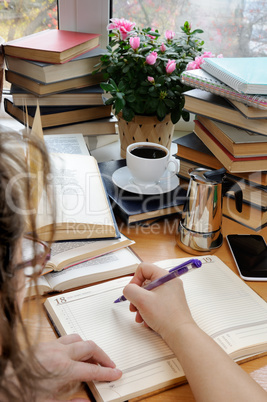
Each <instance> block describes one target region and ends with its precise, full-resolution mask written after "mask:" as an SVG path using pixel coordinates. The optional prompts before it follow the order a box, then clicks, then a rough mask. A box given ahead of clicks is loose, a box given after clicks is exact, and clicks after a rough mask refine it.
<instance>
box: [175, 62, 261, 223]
mask: <svg viewBox="0 0 267 402" xmlns="http://www.w3.org/2000/svg"><path fill="white" fill-rule="evenodd" d="M266 61H267V58H260V57H258V58H221V59H219V58H211V59H205V61H204V63H203V64H202V65H201V69H200V70H192V71H184V72H183V73H182V82H183V83H185V84H186V85H189V86H191V87H193V88H194V89H192V90H189V91H187V92H185V93H184V96H185V106H184V108H185V110H186V111H189V112H191V113H194V114H195V117H196V119H195V122H194V134H190V135H189V136H187V137H186V138H184V140H183V142H184V143H186V146H185V148H186V151H185V155H184V156H183V157H182V161H181V176H182V177H186V176H187V178H188V173H187V172H186V169H187V170H188V168H189V167H194V166H199V165H204V166H206V167H210V168H215V169H216V168H220V167H222V166H224V167H225V168H226V169H227V172H228V173H227V174H228V176H229V177H232V178H234V179H235V180H238V182H239V184H240V187H241V188H242V190H243V194H244V203H243V212H242V213H241V214H239V213H238V212H236V210H235V208H234V205H233V204H234V202H233V200H232V199H231V198H230V199H229V198H227V199H226V201H225V202H224V214H225V215H226V216H228V217H230V218H232V219H234V220H236V221H238V222H240V223H242V224H244V225H246V226H249V227H251V228H253V229H255V230H258V229H260V228H261V227H263V226H264V225H266V224H267V196H266V190H267V188H266V185H267V71H266V69H265V67H264V66H265V64H266ZM199 140H201V141H199ZM190 141H192V142H193V144H191V145H189V143H190ZM183 145H184V144H183ZM183 145H182V146H179V147H178V155H179V157H180V156H181V152H182V153H183ZM190 148H193V151H192V150H191V149H190ZM183 158H184V159H183Z"/></svg>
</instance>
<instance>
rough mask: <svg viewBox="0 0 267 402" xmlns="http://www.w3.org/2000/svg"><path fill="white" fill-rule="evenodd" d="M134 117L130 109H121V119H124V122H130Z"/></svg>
mask: <svg viewBox="0 0 267 402" xmlns="http://www.w3.org/2000/svg"><path fill="white" fill-rule="evenodd" d="M134 115H135V113H134V111H133V110H132V109H131V108H128V107H124V108H123V109H122V117H123V118H124V120H126V121H131V120H132V119H133V118H134Z"/></svg>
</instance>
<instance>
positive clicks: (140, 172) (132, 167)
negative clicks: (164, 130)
mask: <svg viewBox="0 0 267 402" xmlns="http://www.w3.org/2000/svg"><path fill="white" fill-rule="evenodd" d="M126 164H127V167H128V169H129V171H130V173H131V175H132V177H133V182H134V183H135V184H137V185H141V186H149V185H155V184H158V183H159V182H160V181H162V180H167V179H168V180H169V179H170V178H171V177H172V176H174V175H175V174H177V173H178V172H179V168H180V164H179V160H177V159H175V158H174V157H173V156H171V155H170V151H169V150H168V148H166V147H164V146H163V145H161V144H156V143H154V142H135V143H133V144H130V145H129V146H128V147H127V150H126ZM171 165H172V167H173V168H172V169H171V170H169V168H170V167H171ZM167 170H168V172H167V174H165V173H166V171H167Z"/></svg>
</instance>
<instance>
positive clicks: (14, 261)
mask: <svg viewBox="0 0 267 402" xmlns="http://www.w3.org/2000/svg"><path fill="white" fill-rule="evenodd" d="M2 131H3V130H2ZM25 150H26V152H28V153H30V154H31V160H32V163H35V166H42V173H43V174H42V175H40V174H38V177H39V179H40V176H41V177H42V178H43V183H42V184H43V186H44V188H45V189H49V188H51V186H48V185H47V184H49V183H47V177H49V175H48V173H49V169H50V167H49V162H48V156H47V152H46V149H45V146H44V144H42V143H40V142H38V141H37V140H36V139H35V138H34V137H27V136H26V137H24V138H22V136H21V135H19V134H17V133H15V132H2V133H1V134H0V238H1V241H0V321H1V322H0V400H1V401H12V402H14V401H27V402H29V401H52V400H53V401H55V400H56V399H54V398H56V395H57V394H58V393H60V391H61V390H62V389H63V388H64V387H65V385H69V383H70V382H72V381H75V382H79V381H91V380H99V381H102V380H105V381H106V380H107V381H112V380H116V379H118V378H119V377H120V376H121V374H122V373H121V371H120V370H117V369H116V368H115V364H114V363H113V362H112V361H111V360H110V359H109V357H108V356H107V355H106V354H105V353H104V352H103V351H102V350H101V349H100V348H99V347H97V346H96V345H95V344H94V343H93V342H90V341H88V342H84V341H82V340H81V338H80V337H79V336H78V335H70V336H65V337H62V338H61V339H59V340H57V341H55V342H49V343H43V344H38V345H34V346H33V345H31V343H30V341H29V338H28V336H27V331H26V328H25V326H24V324H23V321H22V318H21V314H20V309H21V306H22V302H23V298H24V290H25V274H27V275H28V274H29V269H30V268H29V266H30V265H31V266H35V268H36V270H37V272H36V273H35V272H34V271H33V270H32V269H30V273H31V274H32V275H31V276H32V278H33V280H36V277H37V275H36V274H38V273H39V271H40V267H41V266H42V265H44V262H45V261H46V260H47V252H48V251H49V248H48V247H47V245H42V244H41V243H39V242H38V236H37V231H36V216H35V212H36V211H35V203H34V200H35V196H36V194H35V193H34V188H33V187H34V185H35V184H36V182H35V179H36V176H35V175H32V174H31V172H30V171H29V167H28V164H27V159H26V158H25ZM40 163H41V164H40ZM38 173H40V172H38ZM47 196H48V198H49V199H50V200H52V198H51V194H49V193H48V194H47ZM51 202H52V201H51ZM26 231H27V232H30V233H31V239H32V240H33V241H32V240H29V239H27V240H26V241H27V248H29V244H31V245H32V251H31V252H30V254H31V255H30V256H29V255H28V256H25V255H24V254H25V247H24V246H25V239H24V234H25V232H26ZM51 241H52V238H51ZM28 251H29V250H28ZM21 338H23V339H21ZM21 343H23V344H24V345H25V348H24V350H22V348H21V346H20V345H21Z"/></svg>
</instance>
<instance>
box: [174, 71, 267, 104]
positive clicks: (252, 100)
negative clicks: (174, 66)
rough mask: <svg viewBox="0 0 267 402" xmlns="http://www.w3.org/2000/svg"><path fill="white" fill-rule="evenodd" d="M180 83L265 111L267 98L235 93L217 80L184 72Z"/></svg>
mask: <svg viewBox="0 0 267 402" xmlns="http://www.w3.org/2000/svg"><path fill="white" fill-rule="evenodd" d="M181 81H182V83H183V84H185V85H189V86H191V87H193V88H198V89H202V90H205V91H207V92H211V93H214V94H215V95H219V96H222V97H224V98H228V99H232V100H235V101H238V102H241V103H244V104H245V105H249V106H253V107H255V108H257V109H262V110H267V96H266V97H265V96H257V95H246V94H242V93H239V92H236V91H235V90H233V89H232V88H230V87H228V86H227V85H224V84H223V83H220V82H219V81H217V80H214V81H212V80H209V79H207V78H204V77H201V78H197V77H193V76H190V74H187V73H186V72H184V73H182V76H181Z"/></svg>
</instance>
